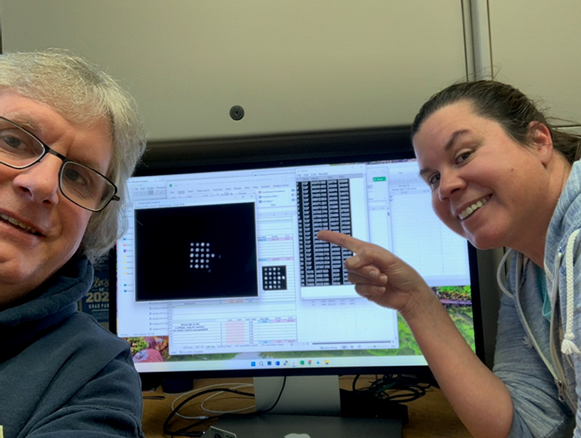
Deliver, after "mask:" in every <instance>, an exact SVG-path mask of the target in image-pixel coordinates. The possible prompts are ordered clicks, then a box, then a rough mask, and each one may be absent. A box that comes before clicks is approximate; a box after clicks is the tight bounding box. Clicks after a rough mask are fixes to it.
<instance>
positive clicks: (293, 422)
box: [210, 376, 407, 438]
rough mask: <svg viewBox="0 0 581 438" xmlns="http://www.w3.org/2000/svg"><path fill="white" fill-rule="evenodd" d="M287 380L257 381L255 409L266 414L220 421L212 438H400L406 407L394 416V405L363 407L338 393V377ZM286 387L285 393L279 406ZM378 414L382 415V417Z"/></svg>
mask: <svg viewBox="0 0 581 438" xmlns="http://www.w3.org/2000/svg"><path fill="white" fill-rule="evenodd" d="M284 379H285V378H284V377H255V378H254V393H255V396H256V410H257V411H258V412H259V413H260V411H265V410H268V412H267V413H262V414H259V415H233V416H232V415H230V416H229V415H226V416H222V417H220V419H218V421H217V422H216V425H215V427H216V428H218V429H210V430H213V431H217V432H218V433H217V434H216V435H214V436H220V437H222V436H236V437H237V438H256V437H258V436H260V437H262V436H264V437H266V436H277V437H278V436H280V437H283V436H287V435H288V434H291V433H303V434H304V433H307V434H308V436H309V437H311V438H328V437H329V436H332V437H334V438H347V437H349V438H352V437H355V436H356V437H359V436H376V437H385V438H401V437H402V427H403V423H404V422H407V406H405V405H397V407H398V409H397V413H396V412H395V411H391V410H390V409H389V406H391V404H393V403H391V404H383V401H381V400H378V399H375V398H374V401H372V402H371V403H370V404H366V403H361V401H362V400H361V399H353V398H351V397H352V396H353V393H352V392H351V391H343V390H340V389H339V376H290V377H286V382H285V381H284ZM283 383H284V390H283V392H282V395H281V397H280V400H279V401H278V403H276V400H277V399H278V396H279V394H281V389H282V388H283ZM275 403H276V405H275ZM393 405H395V404H393ZM272 406H274V408H272V409H270V408H271V407H272ZM404 411H405V415H404ZM378 412H379V413H382V414H383V415H381V416H378V415H377V413H378ZM398 417H399V418H398ZM228 433H229V434H230V435H228Z"/></svg>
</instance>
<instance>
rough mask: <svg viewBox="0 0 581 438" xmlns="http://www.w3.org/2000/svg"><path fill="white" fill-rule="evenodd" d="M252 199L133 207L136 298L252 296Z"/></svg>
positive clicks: (255, 284)
mask: <svg viewBox="0 0 581 438" xmlns="http://www.w3.org/2000/svg"><path fill="white" fill-rule="evenodd" d="M255 219H256V218H255V204H254V202H243V203H232V204H217V205H196V206H186V207H167V208H152V209H138V210H135V255H136V256H135V277H136V292H135V296H136V300H137V301H167V300H191V299H202V298H242V297H257V296H258V263H257V241H256V223H255Z"/></svg>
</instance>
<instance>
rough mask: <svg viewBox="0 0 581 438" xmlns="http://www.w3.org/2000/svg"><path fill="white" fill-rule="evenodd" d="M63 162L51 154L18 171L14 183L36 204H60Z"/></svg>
mask: <svg viewBox="0 0 581 438" xmlns="http://www.w3.org/2000/svg"><path fill="white" fill-rule="evenodd" d="M61 166H62V160H61V159H60V158H58V157H55V156H52V155H50V154H47V155H45V156H44V157H42V159H41V160H40V161H39V162H37V163H35V164H34V165H32V166H31V167H27V168H26V169H22V170H20V171H18V174H17V175H16V176H15V177H14V180H13V183H14V185H15V187H16V188H17V189H19V190H20V192H21V193H23V194H24V195H25V196H27V197H29V199H30V200H32V201H34V202H49V203H53V204H56V203H57V202H58V192H59V172H60V168H61Z"/></svg>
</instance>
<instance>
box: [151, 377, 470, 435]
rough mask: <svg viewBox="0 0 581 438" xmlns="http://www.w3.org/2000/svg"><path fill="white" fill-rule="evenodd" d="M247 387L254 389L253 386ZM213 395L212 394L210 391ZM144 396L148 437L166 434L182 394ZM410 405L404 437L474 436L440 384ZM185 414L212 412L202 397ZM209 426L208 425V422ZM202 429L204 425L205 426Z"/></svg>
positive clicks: (231, 399)
mask: <svg viewBox="0 0 581 438" xmlns="http://www.w3.org/2000/svg"><path fill="white" fill-rule="evenodd" d="M231 381H235V382H247V383H251V382H252V380H251V379H234V380H233V379H203V380H198V381H196V389H198V388H202V387H205V386H209V385H212V384H215V383H221V382H231ZM350 382H351V379H349V378H347V380H346V378H341V386H342V387H348V385H350ZM246 391H248V392H252V390H251V389H247V390H246ZM209 395H211V394H209ZM144 396H146V398H144V400H143V405H144V406H143V432H144V433H145V436H146V437H147V438H166V437H167V435H164V434H163V423H164V422H165V420H166V419H167V417H168V415H169V414H170V412H171V404H172V402H173V400H175V399H176V398H177V397H179V396H180V394H163V392H162V391H161V389H158V390H157V391H155V392H144ZM148 396H164V398H163V399H161V400H160V399H150V398H147V397H148ZM206 397H207V396H202V397H200V399H204V398H206ZM252 402H253V400H252V399H250V398H242V397H239V396H235V395H232V394H223V395H220V396H217V397H215V398H214V399H212V400H209V401H207V402H206V403H205V406H206V408H209V409H213V410H219V411H225V410H230V409H240V408H243V407H246V406H249V405H251V404H252ZM406 404H407V406H408V415H409V421H408V423H407V424H406V425H404V428H403V436H404V438H428V437H429V438H437V437H442V438H443V437H446V438H455V437H458V438H470V434H469V433H468V431H467V430H466V428H465V427H464V425H463V424H462V423H461V422H460V420H459V419H458V417H457V416H456V414H455V413H454V411H453V410H452V408H451V407H450V405H449V403H448V402H447V401H446V399H445V398H444V396H443V395H442V392H441V391H440V390H439V389H437V388H430V389H428V391H427V394H426V395H425V396H424V397H421V398H419V399H418V400H415V401H413V402H409V403H406ZM180 412H181V413H182V414H183V415H189V416H199V415H208V414H204V412H203V411H202V410H201V408H200V401H198V399H197V398H196V399H195V400H192V401H191V402H190V403H188V404H187V405H185V406H184V407H183V408H182V410H181V411H180ZM190 422H191V421H186V420H183V419H180V418H177V417H174V418H173V419H172V422H171V429H172V430H176V429H178V428H179V427H184V426H186V425H188V424H190ZM205 427H208V425H207V424H206V426H205ZM200 429H203V427H201V428H200Z"/></svg>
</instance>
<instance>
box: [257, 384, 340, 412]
mask: <svg viewBox="0 0 581 438" xmlns="http://www.w3.org/2000/svg"><path fill="white" fill-rule="evenodd" d="M283 384H284V390H283V392H282V395H281V397H280V400H279V401H278V403H276V400H277V398H278V396H279V394H280V391H281V390H282V387H283ZM254 394H255V399H256V410H257V411H258V412H261V411H266V410H268V409H270V408H271V407H272V406H274V408H273V409H270V410H269V412H270V413H272V414H303V415H337V416H339V415H341V399H340V392H339V376H288V377H286V382H285V377H255V378H254ZM275 403H276V405H275Z"/></svg>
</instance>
